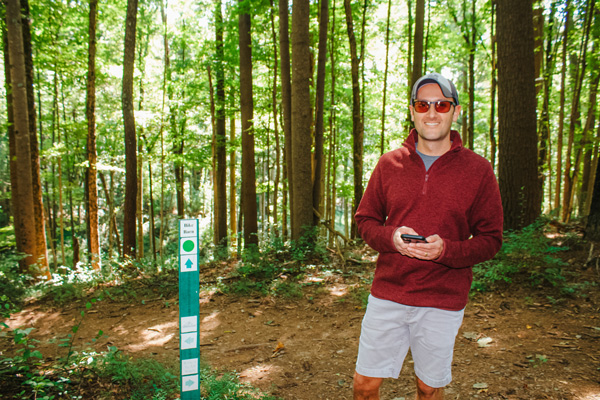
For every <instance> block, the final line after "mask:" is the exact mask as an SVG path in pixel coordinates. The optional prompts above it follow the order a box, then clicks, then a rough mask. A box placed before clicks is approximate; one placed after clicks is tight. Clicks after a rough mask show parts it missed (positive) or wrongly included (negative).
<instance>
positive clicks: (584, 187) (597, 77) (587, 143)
mask: <svg viewBox="0 0 600 400" xmlns="http://www.w3.org/2000/svg"><path fill="white" fill-rule="evenodd" d="M595 48H596V46H594V49H595ZM593 53H594V52H593ZM593 59H595V58H593ZM590 70H591V74H592V76H591V82H590V93H589V98H588V114H587V118H586V121H585V126H584V127H583V134H582V136H581V141H580V142H579V149H578V151H577V160H578V161H579V160H580V159H582V158H583V160H584V162H583V171H582V177H581V190H580V196H579V214H580V215H583V216H584V215H585V209H586V204H585V203H586V199H587V197H588V191H589V190H590V189H589V188H590V185H589V184H590V174H591V173H592V171H591V163H592V152H591V148H592V146H593V141H592V135H593V130H594V125H595V124H596V111H597V97H598V83H600V74H599V73H598V70H597V69H596V68H590Z"/></svg>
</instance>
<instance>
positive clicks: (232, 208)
mask: <svg viewBox="0 0 600 400" xmlns="http://www.w3.org/2000/svg"><path fill="white" fill-rule="evenodd" d="M230 98H231V108H230V109H231V115H230V117H229V142H230V143H235V112H234V111H233V110H234V102H235V97H234V94H233V91H231V94H230ZM235 171H236V156H235V149H232V150H231V151H230V152H229V230H230V231H231V247H232V248H235V246H236V245H237V232H238V231H237V218H236V217H237V207H236V201H235V200H236V197H237V190H236V179H235Z"/></svg>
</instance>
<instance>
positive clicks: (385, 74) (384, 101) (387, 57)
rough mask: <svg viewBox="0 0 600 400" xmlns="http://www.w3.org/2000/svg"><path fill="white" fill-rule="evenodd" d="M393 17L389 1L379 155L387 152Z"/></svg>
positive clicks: (390, 0) (389, 0)
mask: <svg viewBox="0 0 600 400" xmlns="http://www.w3.org/2000/svg"><path fill="white" fill-rule="evenodd" d="M391 15H392V0H388V11H387V19H386V23H385V69H384V72H383V100H382V106H381V142H380V146H379V155H380V156H382V155H383V153H384V152H385V106H386V100H387V78H388V69H389V54H390V19H391Z"/></svg>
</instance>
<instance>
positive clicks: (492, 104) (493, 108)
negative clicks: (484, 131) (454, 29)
mask: <svg viewBox="0 0 600 400" xmlns="http://www.w3.org/2000/svg"><path fill="white" fill-rule="evenodd" d="M491 7H492V10H491V16H492V22H491V24H490V30H491V32H492V34H491V35H490V38H491V39H490V41H491V43H490V47H491V48H492V65H491V69H492V71H491V81H492V82H491V84H490V86H491V90H490V91H491V93H490V133H489V137H490V160H491V164H492V168H493V169H494V170H495V169H496V148H497V143H496V134H495V126H496V87H497V80H496V32H495V27H496V24H495V17H496V0H492V5H491Z"/></svg>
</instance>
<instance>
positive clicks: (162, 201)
mask: <svg viewBox="0 0 600 400" xmlns="http://www.w3.org/2000/svg"><path fill="white" fill-rule="evenodd" d="M160 14H161V20H162V23H163V51H164V54H163V62H164V67H163V82H162V103H161V111H160V133H159V135H160V217H159V218H160V232H159V234H158V252H159V259H160V261H161V262H162V260H163V238H164V235H165V229H166V221H165V220H166V218H165V138H164V134H165V106H166V98H167V79H168V78H169V77H170V75H169V74H170V73H169V70H170V67H169V37H168V25H167V13H166V10H165V4H164V3H163V0H161V2H160Z"/></svg>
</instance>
